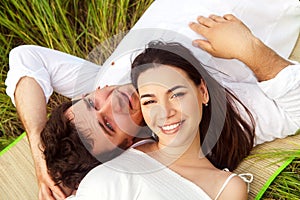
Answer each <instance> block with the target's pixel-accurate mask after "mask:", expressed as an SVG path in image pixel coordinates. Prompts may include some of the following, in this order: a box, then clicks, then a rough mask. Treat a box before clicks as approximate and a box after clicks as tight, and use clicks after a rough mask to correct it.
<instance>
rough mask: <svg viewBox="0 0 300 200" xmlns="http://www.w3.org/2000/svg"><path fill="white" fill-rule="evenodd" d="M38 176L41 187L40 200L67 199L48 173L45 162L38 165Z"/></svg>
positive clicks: (42, 161)
mask: <svg viewBox="0 0 300 200" xmlns="http://www.w3.org/2000/svg"><path fill="white" fill-rule="evenodd" d="M36 175H37V179H38V185H39V200H62V199H65V198H66V195H65V194H64V193H63V191H62V190H61V188H60V187H59V186H58V185H55V183H54V181H53V180H52V179H51V177H50V176H49V174H48V172H47V167H46V162H45V160H41V162H39V164H38V165H36Z"/></svg>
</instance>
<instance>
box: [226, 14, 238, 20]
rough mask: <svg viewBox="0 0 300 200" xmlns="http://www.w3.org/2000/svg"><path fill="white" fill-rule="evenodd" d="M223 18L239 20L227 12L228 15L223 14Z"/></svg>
mask: <svg viewBox="0 0 300 200" xmlns="http://www.w3.org/2000/svg"><path fill="white" fill-rule="evenodd" d="M223 18H224V19H226V20H229V21H233V20H238V18H236V17H235V16H234V15H232V14H226V15H224V16H223Z"/></svg>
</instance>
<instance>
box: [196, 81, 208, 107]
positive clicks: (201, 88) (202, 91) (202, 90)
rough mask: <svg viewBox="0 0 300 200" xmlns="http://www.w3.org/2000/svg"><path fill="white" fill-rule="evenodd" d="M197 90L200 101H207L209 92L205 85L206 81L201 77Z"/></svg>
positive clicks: (205, 102)
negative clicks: (200, 97)
mask: <svg viewBox="0 0 300 200" xmlns="http://www.w3.org/2000/svg"><path fill="white" fill-rule="evenodd" d="M198 91H199V93H200V95H201V96H202V103H203V104H207V103H208V102H209V93H208V89H207V86H206V83H205V81H204V80H203V79H201V83H200V85H198Z"/></svg>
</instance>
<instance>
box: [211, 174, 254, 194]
mask: <svg viewBox="0 0 300 200" xmlns="http://www.w3.org/2000/svg"><path fill="white" fill-rule="evenodd" d="M220 174H221V175H220V178H219V181H220V184H219V185H220V187H219V191H218V194H217V196H216V198H215V199H219V200H222V199H232V200H235V199H239V200H243V199H247V197H248V191H247V189H248V188H247V184H246V183H245V181H244V180H243V179H242V178H241V177H239V176H238V175H237V174H235V173H232V172H229V171H222V172H220Z"/></svg>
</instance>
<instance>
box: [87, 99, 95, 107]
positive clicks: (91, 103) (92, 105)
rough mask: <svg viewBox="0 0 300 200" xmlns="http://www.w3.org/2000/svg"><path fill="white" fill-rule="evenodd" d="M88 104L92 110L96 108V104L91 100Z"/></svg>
mask: <svg viewBox="0 0 300 200" xmlns="http://www.w3.org/2000/svg"><path fill="white" fill-rule="evenodd" d="M88 103H89V105H90V106H91V107H92V108H95V104H94V102H93V101H92V100H91V99H88Z"/></svg>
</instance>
